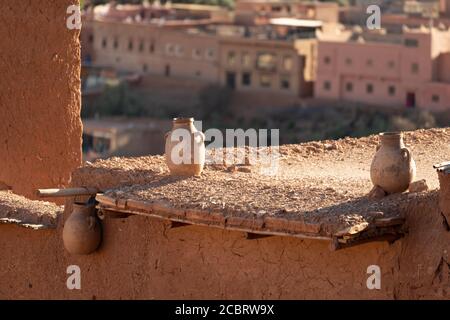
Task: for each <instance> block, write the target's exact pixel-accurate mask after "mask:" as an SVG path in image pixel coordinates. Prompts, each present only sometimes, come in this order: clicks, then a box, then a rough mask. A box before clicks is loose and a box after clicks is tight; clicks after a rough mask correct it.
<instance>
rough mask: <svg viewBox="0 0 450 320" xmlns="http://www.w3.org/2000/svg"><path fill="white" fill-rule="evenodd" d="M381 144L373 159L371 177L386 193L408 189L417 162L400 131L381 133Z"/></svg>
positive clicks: (414, 173) (413, 176)
mask: <svg viewBox="0 0 450 320" xmlns="http://www.w3.org/2000/svg"><path fill="white" fill-rule="evenodd" d="M379 137H380V145H379V146H378V148H377V153H376V154H375V157H374V158H373V161H372V166H371V168H370V177H371V179H372V183H373V184H374V185H375V186H378V187H380V188H382V189H383V190H384V191H385V192H386V193H398V192H403V191H406V190H407V189H408V187H409V185H410V183H411V182H412V181H413V180H414V178H415V175H416V163H415V162H414V159H413V158H412V156H411V152H410V151H409V149H408V148H406V147H405V144H404V142H403V134H402V133H400V132H384V133H380V135H379Z"/></svg>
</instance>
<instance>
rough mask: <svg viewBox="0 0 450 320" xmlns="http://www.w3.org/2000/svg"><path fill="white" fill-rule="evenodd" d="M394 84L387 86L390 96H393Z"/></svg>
mask: <svg viewBox="0 0 450 320" xmlns="http://www.w3.org/2000/svg"><path fill="white" fill-rule="evenodd" d="M395 91H396V90H395V86H389V87H388V93H389V95H390V96H395Z"/></svg>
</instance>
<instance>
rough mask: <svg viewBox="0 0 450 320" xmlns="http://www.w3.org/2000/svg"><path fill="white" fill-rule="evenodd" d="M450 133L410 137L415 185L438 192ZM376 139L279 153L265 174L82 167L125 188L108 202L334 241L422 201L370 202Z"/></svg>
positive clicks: (123, 164) (143, 162) (160, 161)
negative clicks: (215, 216) (279, 224)
mask: <svg viewBox="0 0 450 320" xmlns="http://www.w3.org/2000/svg"><path fill="white" fill-rule="evenodd" d="M449 142H450V129H432V130H418V131H415V132H407V133H405V143H406V145H407V146H408V147H409V148H410V149H411V151H412V154H413V157H414V159H415V161H416V163H417V167H418V176H417V178H416V180H419V179H426V181H427V184H428V185H429V186H430V187H431V188H432V189H434V188H436V187H438V179H437V175H436V173H435V172H434V169H433V167H432V166H433V164H435V163H438V162H441V161H443V160H445V159H450V144H449ZM377 144H378V137H376V136H370V137H366V138H361V139H351V138H346V139H341V140H338V141H321V142H311V143H305V144H299V145H286V146H281V147H280V158H279V168H278V171H276V173H275V174H271V175H267V174H266V173H267V171H266V170H267V168H266V167H264V166H263V165H261V164H258V163H256V164H254V165H252V166H243V167H240V166H237V167H234V166H231V165H230V164H228V165H227V164H225V165H219V166H218V165H207V166H206V168H205V170H204V172H203V174H202V175H201V177H192V178H178V177H172V176H170V175H169V173H168V169H167V167H166V165H165V162H164V158H163V157H161V156H155V157H142V158H128V159H127V158H112V159H109V160H103V161H98V162H96V163H94V164H90V165H88V166H87V167H85V168H83V169H82V170H85V171H87V172H89V174H92V175H94V176H98V178H99V180H104V179H105V177H108V176H110V175H111V176H114V178H116V177H120V181H121V182H122V183H121V186H120V188H118V189H117V190H110V191H108V192H106V195H107V196H109V197H111V198H115V199H133V200H139V201H148V202H159V201H164V202H166V203H168V204H169V205H170V206H171V207H173V208H174V209H199V210H204V211H207V212H211V213H212V212H214V213H221V214H223V215H224V216H227V217H230V216H231V217H233V216H238V217H244V218H247V219H266V218H268V217H270V218H275V219H278V218H279V219H288V220H301V221H303V222H304V224H305V228H304V230H303V231H304V232H311V231H313V232H314V233H318V234H320V235H324V236H331V235H333V234H334V233H335V232H337V231H339V230H342V229H344V228H347V227H350V226H353V225H355V224H359V223H362V222H368V223H371V222H372V221H373V218H374V217H380V215H382V217H384V218H389V217H396V216H400V215H401V210H400V207H401V206H405V205H407V203H408V202H409V201H413V200H414V198H415V197H416V195H417V194H415V193H408V192H406V193H403V194H397V195H390V196H387V197H385V198H383V199H381V200H373V199H369V198H368V197H367V194H368V193H369V191H370V190H371V188H372V183H371V181H370V175H369V169H370V164H371V160H372V157H373V155H374V152H375V147H376V146H377Z"/></svg>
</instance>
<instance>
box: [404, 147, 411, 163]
mask: <svg viewBox="0 0 450 320" xmlns="http://www.w3.org/2000/svg"><path fill="white" fill-rule="evenodd" d="M402 155H403V158H404V159H405V160H406V161H408V162H409V161H411V152H410V151H409V149H408V148H402Z"/></svg>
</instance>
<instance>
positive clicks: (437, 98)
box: [431, 94, 441, 103]
mask: <svg viewBox="0 0 450 320" xmlns="http://www.w3.org/2000/svg"><path fill="white" fill-rule="evenodd" d="M440 100H441V97H440V96H439V95H437V94H433V95H432V96H431V101H433V102H434V103H439V101H440Z"/></svg>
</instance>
